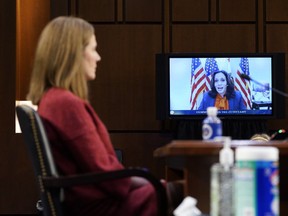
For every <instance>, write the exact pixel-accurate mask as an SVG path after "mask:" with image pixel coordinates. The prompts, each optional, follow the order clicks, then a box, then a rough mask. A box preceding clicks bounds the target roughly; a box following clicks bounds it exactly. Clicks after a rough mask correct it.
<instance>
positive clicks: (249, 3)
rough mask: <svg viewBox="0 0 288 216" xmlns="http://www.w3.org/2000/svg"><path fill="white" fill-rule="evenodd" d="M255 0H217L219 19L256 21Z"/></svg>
mask: <svg viewBox="0 0 288 216" xmlns="http://www.w3.org/2000/svg"><path fill="white" fill-rule="evenodd" d="M255 1H256V0H241V1H239V0H219V21H237V22H238V21H256V18H257V17H256V2H255Z"/></svg>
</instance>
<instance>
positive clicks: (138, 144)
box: [111, 133, 172, 178]
mask: <svg viewBox="0 0 288 216" xmlns="http://www.w3.org/2000/svg"><path fill="white" fill-rule="evenodd" d="M111 140H112V142H113V144H114V147H115V148H117V149H121V150H122V152H123V165H124V166H127V167H129V166H132V167H147V168H149V169H150V171H151V172H152V173H153V174H154V175H155V176H157V177H158V178H163V177H164V176H165V173H164V169H163V167H164V159H160V158H154V157H153V151H154V150H155V149H156V148H159V147H161V146H163V145H165V144H166V143H169V142H170V141H171V140H172V136H171V134H169V133H167V134H165V133H162V134H159V133H125V134H124V133H113V134H111Z"/></svg>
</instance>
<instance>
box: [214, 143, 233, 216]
mask: <svg viewBox="0 0 288 216" xmlns="http://www.w3.org/2000/svg"><path fill="white" fill-rule="evenodd" d="M222 140H224V147H223V148H222V149H221V150H220V154H219V159H220V163H216V164H214V165H213V166H212V167H211V185H210V190H211V191H210V215H211V216H233V215H234V201H233V197H234V196H233V187H234V177H233V172H234V171H233V170H234V156H233V150H232V149H231V147H230V145H231V138H230V137H222Z"/></svg>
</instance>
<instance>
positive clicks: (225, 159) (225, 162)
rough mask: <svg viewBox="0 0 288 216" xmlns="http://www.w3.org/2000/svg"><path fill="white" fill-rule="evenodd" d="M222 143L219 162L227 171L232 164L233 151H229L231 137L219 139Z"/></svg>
mask: <svg viewBox="0 0 288 216" xmlns="http://www.w3.org/2000/svg"><path fill="white" fill-rule="evenodd" d="M221 138H222V140H223V141H224V144H223V148H222V149H221V150H220V153H219V162H220V164H221V165H222V166H223V167H224V170H226V171H228V170H229V167H231V166H233V164H234V156H233V150H232V149H231V137H221Z"/></svg>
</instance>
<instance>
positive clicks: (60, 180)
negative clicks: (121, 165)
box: [42, 168, 168, 215]
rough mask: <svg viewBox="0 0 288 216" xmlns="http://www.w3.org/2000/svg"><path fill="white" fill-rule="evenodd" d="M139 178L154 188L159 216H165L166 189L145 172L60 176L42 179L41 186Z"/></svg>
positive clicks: (127, 170)
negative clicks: (145, 180)
mask: <svg viewBox="0 0 288 216" xmlns="http://www.w3.org/2000/svg"><path fill="white" fill-rule="evenodd" d="M131 176H139V177H143V178H145V179H147V180H148V181H149V182H150V183H151V184H152V185H153V187H154V189H155V191H156V194H157V201H158V211H159V213H160V212H162V213H160V214H159V215H167V210H168V204H167V195H166V189H165V187H164V186H163V184H162V183H161V182H160V181H159V179H157V178H155V177H154V176H153V175H151V174H150V173H149V172H147V170H144V169H136V168H128V169H124V170H115V171H109V172H102V173H85V174H79V175H70V176H60V177H51V176H50V177H42V180H43V185H44V186H45V187H47V188H51V189H52V188H65V187H72V186H76V185H85V184H98V183H101V182H104V181H109V180H115V179H120V178H127V177H131Z"/></svg>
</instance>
